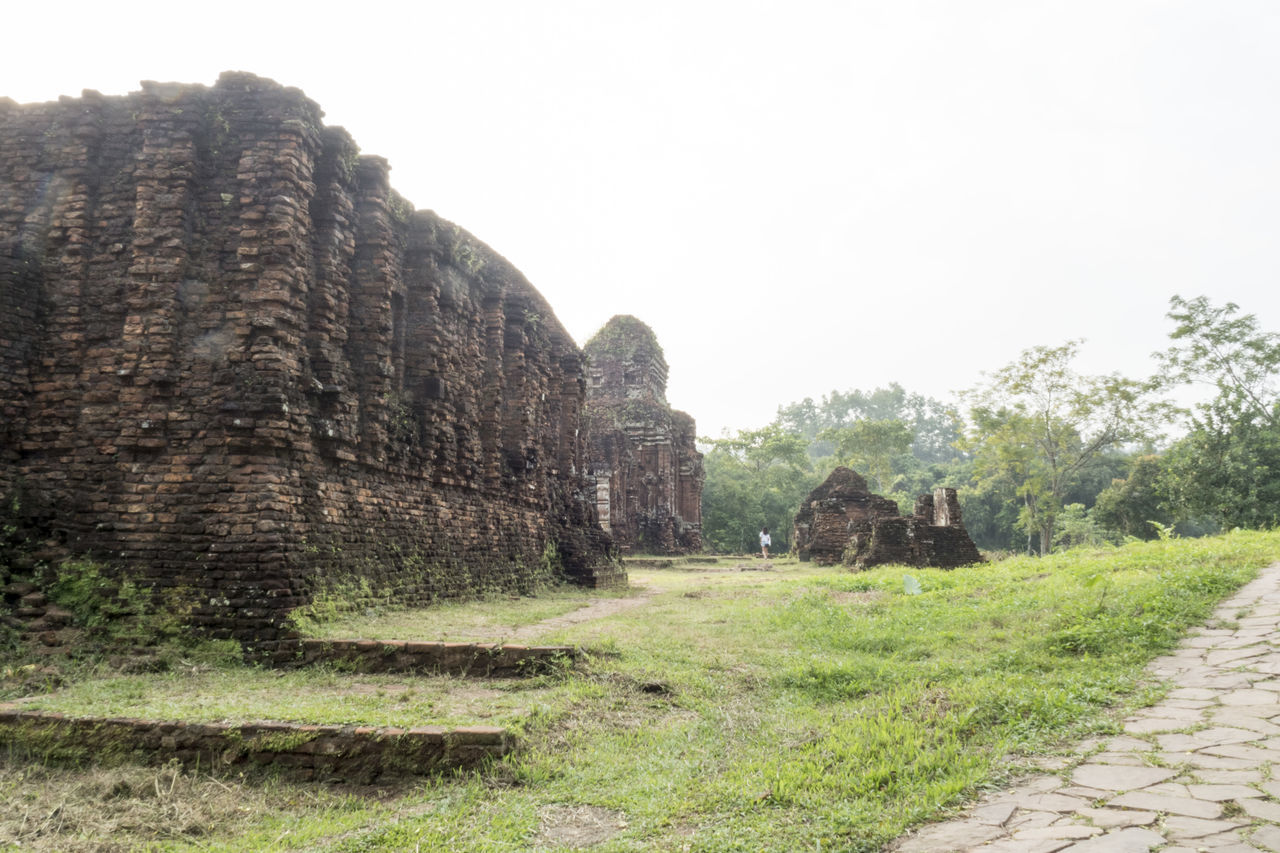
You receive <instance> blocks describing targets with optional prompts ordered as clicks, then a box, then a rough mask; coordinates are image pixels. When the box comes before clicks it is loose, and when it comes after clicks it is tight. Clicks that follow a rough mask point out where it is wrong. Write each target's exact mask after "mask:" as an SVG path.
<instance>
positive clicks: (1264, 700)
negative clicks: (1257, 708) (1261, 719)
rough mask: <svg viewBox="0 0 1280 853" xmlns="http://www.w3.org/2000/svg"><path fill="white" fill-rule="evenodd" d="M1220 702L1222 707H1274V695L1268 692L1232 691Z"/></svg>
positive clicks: (1254, 690)
mask: <svg viewBox="0 0 1280 853" xmlns="http://www.w3.org/2000/svg"><path fill="white" fill-rule="evenodd" d="M1220 701H1221V702H1222V704H1223V705H1275V704H1276V694H1274V693H1272V692H1271V691H1270V690H1256V689H1249V690H1233V691H1232V692H1230V693H1227V694H1225V695H1224V696H1222V698H1221V700H1220Z"/></svg>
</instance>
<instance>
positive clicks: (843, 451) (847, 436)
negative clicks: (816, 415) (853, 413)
mask: <svg viewBox="0 0 1280 853" xmlns="http://www.w3.org/2000/svg"><path fill="white" fill-rule="evenodd" d="M818 435H819V437H821V438H823V439H825V440H827V441H830V442H831V443H832V444H834V445H835V449H836V457H837V458H838V459H840V461H841V462H843V463H844V464H846V465H848V466H849V467H850V468H853V469H854V470H856V471H860V472H862V473H863V474H866V475H867V476H869V477H870V478H871V479H873V480H874V481H875V484H876V491H879V492H888V491H893V489H894V482H893V462H894V459H895V458H896V457H898V456H901V455H902V454H904V453H907V452H908V451H909V450H911V442H912V440H913V439H914V438H915V437H914V436H913V435H912V434H911V430H910V428H909V427H908V426H907V425H906V424H904V423H903V422H902V421H899V420H884V421H866V420H860V421H854V422H853V423H852V424H850V425H849V426H840V427H831V428H830V429H825V430H823V431H822V432H821V433H819V434H818Z"/></svg>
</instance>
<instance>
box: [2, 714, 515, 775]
mask: <svg viewBox="0 0 1280 853" xmlns="http://www.w3.org/2000/svg"><path fill="white" fill-rule="evenodd" d="M0 746H3V747H6V748H9V749H12V750H15V751H18V752H20V753H26V754H30V755H33V756H38V757H40V758H42V759H44V758H50V759H54V760H62V761H70V762H75V763H103V764H111V763H115V762H119V761H142V762H144V763H150V764H163V763H165V762H167V761H168V760H169V759H171V758H178V759H179V760H181V761H182V762H183V763H184V764H186V765H189V766H196V767H200V768H206V769H215V770H216V769H228V768H232V767H236V766H257V767H262V768H268V769H273V770H276V771H278V772H280V773H281V774H284V775H287V776H289V777H290V778H293V779H300V780H309V779H316V780H323V781H343V782H358V783H369V782H372V781H374V780H376V779H380V778H385V777H397V776H413V775H429V774H432V773H436V772H439V771H443V770H453V769H458V768H475V767H479V766H482V765H483V764H485V763H486V762H488V761H490V760H494V759H498V758H501V757H502V756H503V755H506V754H507V753H508V752H510V751H511V750H512V749H513V748H514V746H515V740H514V738H513V736H512V735H511V733H510V732H508V731H506V730H505V729H501V728H497V727H495V726H464V727H459V728H456V729H446V728H443V727H441V726H418V727H415V728H411V729H401V728H378V727H373V726H316V725H295V724H290V723H277V722H252V723H240V724H233V723H183V722H178V721H173V720H140V719H133V718H113V717H68V716H66V715H64V714H56V713H43V712H40V711H21V710H15V709H0Z"/></svg>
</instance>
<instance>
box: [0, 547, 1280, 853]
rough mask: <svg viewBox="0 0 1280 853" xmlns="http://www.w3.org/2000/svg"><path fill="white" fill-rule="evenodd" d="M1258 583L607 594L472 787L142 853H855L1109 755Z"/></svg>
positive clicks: (1245, 550)
mask: <svg viewBox="0 0 1280 853" xmlns="http://www.w3.org/2000/svg"><path fill="white" fill-rule="evenodd" d="M1276 559H1280V533H1235V534H1231V535H1227V536H1222V537H1216V538H1213V539H1206V540H1178V541H1171V542H1157V543H1145V544H1134V545H1131V546H1127V547H1125V548H1120V549H1106V550H1098V551H1073V552H1068V553H1065V554H1061V555H1057V556H1053V557H1049V558H1046V559H1040V560H1036V559H1027V558H1018V559H1012V560H1008V561H1004V562H1001V563H998V564H993V565H988V566H982V567H975V568H969V569H961V570H957V571H953V572H942V571H933V570H915V569H903V568H901V567H887V568H882V569H878V570H874V571H870V572H863V573H849V572H846V571H843V570H840V569H834V568H833V569H820V568H816V567H812V566H807V565H806V566H801V565H798V564H795V563H792V562H789V561H786V560H774V561H773V567H772V568H773V570H772V571H726V570H724V567H719V566H713V567H711V568H709V569H707V570H705V571H669V570H649V571H646V570H639V569H633V571H632V581H633V584H635V585H636V586H637V587H644V588H645V590H646V591H645V593H644V596H645V597H644V599H643V601H642V602H640V603H638V604H637V603H635V602H634V599H632V600H631V602H632V604H631V606H628V607H625V608H619V609H617V610H616V611H615V612H614V613H613V614H612V615H608V616H604V617H602V618H599V619H594V620H591V621H587V622H582V623H580V624H570V625H567V626H566V625H563V624H561V625H559V626H556V627H555V628H554V629H553V630H551V631H550V633H549V635H548V636H546V637H543V638H541V639H542V640H543V641H555V640H563V641H568V642H573V643H577V644H580V645H582V646H584V647H588V648H592V649H595V650H597V652H596V654H595V656H594V657H593V659H592V661H591V664H590V667H589V669H588V670H587V671H584V672H580V673H574V674H568V675H565V676H563V677H559V678H556V679H548V680H544V682H542V683H539V684H536V685H531V686H530V687H528V688H513V690H514V692H516V693H518V692H520V691H521V690H524V689H529V690H532V691H546V692H544V693H542V694H540V697H539V700H538V702H537V703H535V704H536V710H535V711H534V712H533V713H531V714H530V715H527V716H525V717H523V718H522V719H523V725H524V727H525V746H524V749H523V750H522V751H521V752H520V753H519V754H517V755H514V756H510V757H508V758H507V759H506V760H504V761H503V762H502V764H501V765H499V766H497V767H495V768H493V769H492V770H491V771H490V772H489V773H488V774H486V775H465V776H462V777H458V778H453V777H448V778H438V779H429V780H423V781H422V782H420V783H417V784H414V785H411V786H409V787H407V788H405V789H402V790H400V791H399V792H397V793H396V794H395V795H394V796H392V797H391V798H390V799H387V798H371V797H367V796H361V797H353V798H351V799H349V800H346V801H342V802H337V801H330V802H329V803H327V804H326V806H325V807H324V808H323V809H319V808H317V807H316V806H315V805H314V804H312V805H307V804H305V803H302V802H301V801H299V804H298V805H297V806H273V807H272V808H270V809H267V808H261V809H259V808H258V806H257V805H256V803H255V804H254V805H253V806H252V808H254V809H255V811H254V813H253V814H252V815H248V816H241V817H239V818H238V819H237V820H236V821H234V822H233V823H232V822H227V823H221V822H218V823H216V824H215V825H214V826H213V827H211V829H210V832H209V833H207V834H205V835H203V836H200V837H195V836H183V837H181V838H173V837H170V838H169V839H168V840H163V841H159V842H157V843H156V845H155V846H154V847H153V848H152V849H157V850H161V849H163V850H187V849H191V850H195V849H200V850H228V851H230V850H318V849H323V850H327V851H351V852H352V853H355V851H378V850H388V851H390V850H424V851H426V850H440V851H444V850H492V851H511V850H525V849H538V848H546V849H557V847H559V849H565V846H566V845H567V844H568V843H569V842H570V841H571V840H573V839H575V838H581V837H582V835H581V833H583V832H587V831H591V832H594V833H595V835H593V836H592V837H593V838H595V839H596V840H597V841H598V843H597V844H596V846H594V847H592V849H594V850H601V851H624V850H653V849H671V850H706V851H712V850H715V851H720V850H804V849H808V850H814V849H824V850H835V849H839V850H853V851H871V850H878V849H880V847H881V846H882V845H883V844H884V843H885V842H886V841H888V840H890V839H892V838H893V837H895V836H897V835H898V834H900V833H901V832H902V831H903V830H904V829H906V828H908V827H909V826H910V825H912V824H914V823H918V822H920V821H922V820H926V819H929V818H930V817H936V816H938V815H939V814H940V813H943V812H945V811H946V810H947V809H948V808H951V807H954V806H958V805H960V804H961V803H962V802H963V801H964V800H965V799H966V798H968V797H971V796H973V795H975V794H976V793H978V792H979V791H980V790H982V789H983V788H984V787H987V786H992V785H997V784H1000V783H1002V782H1003V781H1005V780H1006V779H1007V777H1008V775H1009V774H1010V773H1011V772H1013V771H1015V770H1016V769H1017V768H1018V766H1019V765H1020V764H1022V763H1024V762H1025V761H1027V760H1029V757H1032V756H1036V755H1040V754H1045V753H1052V752H1054V751H1055V750H1058V749H1061V748H1067V747H1069V745H1070V742H1071V741H1072V740H1073V739H1075V738H1078V737H1080V736H1083V735H1085V734H1089V733H1097V732H1106V731H1115V730H1117V725H1116V722H1115V720H1116V707H1117V705H1120V706H1123V705H1125V704H1126V703H1128V704H1132V703H1137V702H1142V701H1145V700H1147V699H1149V698H1151V697H1152V696H1153V695H1155V691H1154V688H1152V687H1151V686H1149V685H1144V684H1143V682H1142V681H1141V671H1142V666H1143V665H1144V663H1145V662H1146V661H1147V660H1149V659H1150V657H1152V656H1153V655H1155V654H1158V653H1159V652H1160V651H1162V650H1164V649H1166V648H1168V647H1169V646H1170V645H1171V644H1173V643H1175V642H1176V640H1177V638H1178V637H1179V636H1180V634H1181V633H1182V632H1183V631H1184V630H1186V629H1187V628H1188V627H1190V626H1193V625H1196V624H1200V623H1202V622H1203V621H1204V620H1206V619H1207V618H1208V616H1209V614H1210V612H1211V610H1212V608H1213V606H1214V604H1215V603H1216V602H1217V601H1218V600H1220V599H1221V598H1222V597H1224V596H1225V595H1227V594H1229V593H1230V592H1231V591H1232V590H1234V589H1235V588H1236V587H1238V586H1239V585H1240V584H1242V583H1244V582H1245V581H1246V580H1248V579H1249V578H1250V577H1251V576H1253V574H1254V573H1255V572H1256V570H1257V568H1259V567H1261V566H1263V565H1266V564H1268V563H1270V562H1273V561H1275V560H1276ZM754 567H755V568H760V567H761V566H760V564H758V563H757V564H754ZM907 576H910V579H911V580H910V581H908V580H907ZM917 587H918V590H919V591H918V593H917ZM593 600H594V601H597V602H598V601H600V600H601V599H599V598H598V597H596V598H594V599H593V598H592V597H589V596H586V595H584V596H582V598H581V599H580V603H582V604H588V603H591V602H592V601H593ZM513 606H514V605H513ZM421 618H422V619H423V620H424V621H429V620H430V619H431V613H430V611H424V612H423V613H422V614H421ZM459 624H460V623H459ZM311 677H313V678H318V676H316V675H313V676H311ZM326 677H327V676H326ZM334 678H335V679H337V681H336V682H335V684H336V685H341V684H343V683H346V684H356V683H361V684H370V683H373V679H372V678H371V677H369V676H360V675H353V676H348V677H346V678H349V679H350V680H349V681H344V680H343V677H341V676H338V675H334ZM397 680H398V681H400V682H406V683H407V682H408V681H410V680H409V679H404V678H402V677H398V678H397ZM163 682H164V678H163V677H160V676H156V677H154V681H152V682H151V684H152V685H153V686H152V687H147V683H148V682H147V681H146V680H145V679H143V680H141V681H134V682H130V684H132V685H134V687H133V688H131V689H140V690H142V691H143V692H144V693H147V691H148V690H152V689H154V690H157V691H158V690H159V687H158V685H160V684H162V683H163ZM96 689H98V690H104V691H107V690H109V688H108V687H107V685H106V684H105V683H103V684H100V685H98V687H97V688H96ZM214 689H216V688H214ZM307 689H308V688H307V686H306V683H304V682H297V683H290V684H289V686H288V689H281V690H275V691H270V692H272V693H274V694H275V695H276V698H277V699H278V701H279V703H280V705H279V707H280V709H281V710H280V712H279V713H267V714H265V715H264V716H269V717H275V718H280V719H290V718H291V717H290V716H288V712H287V710H286V709H288V708H290V707H294V706H296V705H298V704H299V703H302V702H305V701H309V700H307V699H305V697H303V696H302V695H301V692H303V691H306V690H307ZM381 698H382V699H383V701H384V703H392V702H393V701H394V698H395V697H394V696H392V695H391V693H390V692H388V693H387V694H386V695H385V696H383V697H381ZM139 701H142V700H141V699H140V700H139ZM417 722H421V723H430V722H436V721H435V720H434V719H423V720H419V721H417ZM69 778H70V777H69ZM51 784H52V783H51ZM225 784H227V785H234V786H240V785H242V783H239V782H236V781H234V780H226V781H225ZM243 790H245V791H246V794H245V798H246V802H250V803H252V802H253V801H254V799H255V798H254V795H253V794H252V790H253V789H252V787H251V786H245V787H244V789H243ZM290 790H297V791H306V790H317V789H315V788H307V787H306V786H300V787H297V788H295V789H290ZM3 832H4V824H3V823H2V821H0V837H3ZM575 833H576V834H575ZM46 849H61V848H58V847H57V846H56V845H55V846H53V847H48V848H46Z"/></svg>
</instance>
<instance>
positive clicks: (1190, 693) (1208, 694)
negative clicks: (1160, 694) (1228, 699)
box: [1168, 687, 1218, 700]
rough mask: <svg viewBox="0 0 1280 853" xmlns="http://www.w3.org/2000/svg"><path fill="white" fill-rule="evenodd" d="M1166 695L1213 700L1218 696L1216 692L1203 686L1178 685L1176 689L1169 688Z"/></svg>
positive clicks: (1176, 697) (1178, 697) (1174, 697)
mask: <svg viewBox="0 0 1280 853" xmlns="http://www.w3.org/2000/svg"><path fill="white" fill-rule="evenodd" d="M1168 695H1169V698H1170V699H1201V700H1213V699H1217V698H1218V694H1217V693H1215V692H1214V691H1212V690H1205V689H1204V688H1203V687H1179V688H1178V689H1177V690H1170V691H1169V694H1168Z"/></svg>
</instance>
